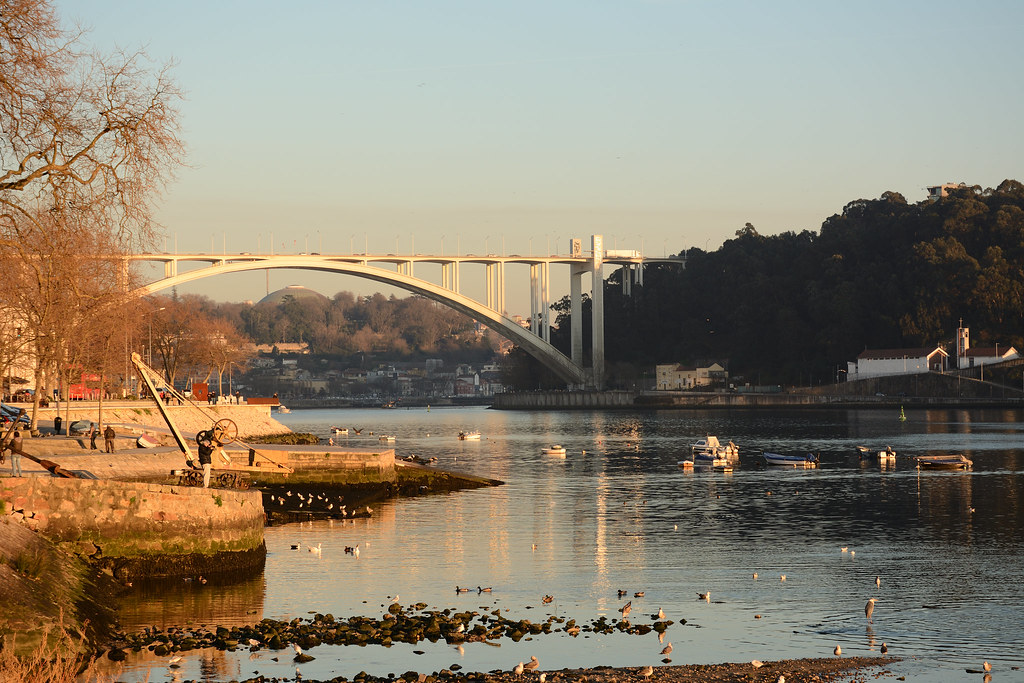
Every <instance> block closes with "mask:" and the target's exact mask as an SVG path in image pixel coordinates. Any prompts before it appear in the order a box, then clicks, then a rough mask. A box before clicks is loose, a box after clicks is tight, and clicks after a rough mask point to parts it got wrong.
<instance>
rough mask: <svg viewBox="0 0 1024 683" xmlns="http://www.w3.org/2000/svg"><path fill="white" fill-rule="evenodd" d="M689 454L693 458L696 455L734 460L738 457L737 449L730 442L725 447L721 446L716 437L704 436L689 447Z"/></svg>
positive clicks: (738, 450)
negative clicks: (692, 455)
mask: <svg viewBox="0 0 1024 683" xmlns="http://www.w3.org/2000/svg"><path fill="white" fill-rule="evenodd" d="M690 452H691V453H693V454H694V455H695V456H696V455H698V454H703V455H712V456H719V457H725V458H735V457H737V456H739V454H740V449H739V447H738V446H737V445H736V444H734V443H733V442H732V441H730V442H729V443H728V444H727V445H725V446H723V445H722V443H721V442H720V441H719V440H718V437H717V436H710V435H709V436H705V437H704V438H703V439H698V440H697V442H696V443H694V444H693V445H692V446H690Z"/></svg>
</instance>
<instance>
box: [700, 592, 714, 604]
mask: <svg viewBox="0 0 1024 683" xmlns="http://www.w3.org/2000/svg"><path fill="white" fill-rule="evenodd" d="M697 598H698V599H699V600H703V601H704V602H711V591H708V592H707V593H697Z"/></svg>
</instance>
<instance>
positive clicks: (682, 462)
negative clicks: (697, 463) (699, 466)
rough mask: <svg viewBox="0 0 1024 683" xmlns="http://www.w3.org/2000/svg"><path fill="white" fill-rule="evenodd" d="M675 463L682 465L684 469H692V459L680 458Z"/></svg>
mask: <svg viewBox="0 0 1024 683" xmlns="http://www.w3.org/2000/svg"><path fill="white" fill-rule="evenodd" d="M677 464H678V465H679V467H682V468H683V469H684V470H692V469H693V460H680V461H679V462H678V463H677Z"/></svg>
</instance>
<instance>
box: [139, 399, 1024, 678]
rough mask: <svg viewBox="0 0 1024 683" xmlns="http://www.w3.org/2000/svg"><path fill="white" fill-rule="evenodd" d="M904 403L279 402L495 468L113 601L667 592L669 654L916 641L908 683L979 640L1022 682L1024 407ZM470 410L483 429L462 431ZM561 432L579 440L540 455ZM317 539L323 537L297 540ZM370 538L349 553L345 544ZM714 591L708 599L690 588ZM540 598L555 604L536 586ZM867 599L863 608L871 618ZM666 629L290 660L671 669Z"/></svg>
mask: <svg viewBox="0 0 1024 683" xmlns="http://www.w3.org/2000/svg"><path fill="white" fill-rule="evenodd" d="M907 418H908V419H907V420H906V421H905V422H900V421H899V420H898V419H897V415H896V414H894V413H892V412H891V411H888V410H828V411H826V410H821V411H819V410H789V411H778V412H774V411H763V410H756V411H755V410H744V411H740V410H729V411H726V410H714V411H692V410H687V411H656V412H629V411H622V412H587V411H579V412H503V411H493V410H487V409H484V408H436V407H435V408H432V409H431V408H415V409H393V410H381V409H377V410H370V409H362V410H354V409H353V410H294V411H293V412H292V413H291V414H288V415H281V416H280V417H279V419H280V420H281V421H282V422H283V423H285V424H287V425H288V426H289V427H290V428H291V429H293V430H295V431H309V432H313V433H316V434H318V435H320V436H322V437H323V438H324V439H325V440H326V438H327V437H328V436H329V428H330V427H331V426H332V425H338V426H344V427H349V428H353V427H354V428H359V429H362V430H363V432H362V434H361V435H358V436H356V435H354V434H353V435H350V436H339V437H335V438H336V439H338V440H339V441H340V442H341V443H346V442H347V443H350V444H351V445H353V446H376V445H377V438H378V437H377V435H379V434H384V433H387V434H393V435H395V437H396V441H395V444H394V447H395V450H396V452H397V454H398V455H399V456H405V455H411V454H414V455H418V456H420V457H424V458H431V457H433V458H436V459H437V461H436V465H437V466H438V467H442V468H446V469H453V470H459V471H464V472H467V473H471V474H476V475H481V476H486V477H492V478H496V479H500V480H502V481H504V482H506V484H505V485H504V486H500V487H496V488H485V489H476V490H470V491H459V492H455V493H450V494H443V495H429V496H422V497H418V498H412V499H401V500H395V501H388V502H385V503H383V504H380V505H376V506H374V507H375V509H374V513H373V516H372V517H370V518H367V519H358V520H350V521H347V522H345V521H340V520H336V521H327V520H324V521H314V522H304V523H296V524H286V525H280V526H272V527H268V528H267V530H266V543H267V549H268V556H267V564H266V569H265V571H264V573H263V575H262V576H259V577H257V578H255V579H252V580H249V581H245V582H242V583H229V584H224V583H220V582H217V581H210V583H209V584H207V585H199V584H198V583H196V582H191V583H186V584H183V585H181V586H177V587H171V588H168V587H166V586H165V587H163V588H161V589H159V590H153V589H139V590H136V591H134V592H132V593H130V594H128V595H127V596H126V597H125V598H124V600H123V603H122V605H121V620H122V625H123V626H124V627H125V628H126V629H136V628H141V627H143V626H146V625H150V626H158V627H161V628H166V627H169V626H186V627H187V626H189V625H199V624H205V625H207V626H215V625H218V624H219V625H226V626H230V625H233V624H242V623H248V622H253V621H258V620H259V619H261V618H264V617H268V618H274V619H291V618H295V617H303V618H308V617H309V616H310V615H311V614H312V613H315V612H321V613H332V614H333V615H335V616H336V617H348V616H350V615H367V616H375V617H380V616H381V615H382V614H383V613H384V610H385V609H386V607H387V605H388V604H390V602H391V601H392V599H394V597H395V596H398V601H399V603H400V604H402V605H405V606H408V605H412V604H413V603H417V602H423V603H426V604H427V605H428V606H429V607H430V608H436V609H443V608H447V607H450V608H453V609H458V610H471V609H477V610H479V611H481V612H482V611H484V610H486V611H491V610H494V609H501V610H502V612H503V614H504V615H505V616H511V617H519V618H526V619H530V620H531V621H534V622H537V621H542V620H543V619H545V618H546V616H547V615H549V614H557V615H560V616H565V617H567V618H575V619H577V621H580V622H581V623H584V622H586V621H589V620H592V619H594V618H596V617H598V616H601V615H605V616H608V617H610V618H611V617H616V616H618V610H619V609H620V608H621V607H622V605H623V604H624V603H625V602H626V601H627V600H631V601H632V609H633V613H632V619H633V620H635V621H649V620H650V619H651V616H652V615H653V614H654V613H656V612H657V611H658V610H659V608H660V609H663V610H664V612H665V614H666V616H667V618H668V619H673V620H676V621H679V620H682V619H685V620H686V623H685V624H679V623H677V624H675V625H673V626H672V627H670V628H669V630H668V633H667V637H666V639H665V642H666V643H667V642H669V641H670V642H672V644H673V647H674V652H673V653H672V655H671V657H672V663H673V664H690V663H717V662H727V661H747V660H752V659H760V660H775V659H783V658H801V657H822V656H831V655H832V651H833V648H834V647H835V646H836V645H837V644H838V645H841V647H842V650H843V653H844V654H847V655H876V654H878V653H879V648H880V647H881V645H882V643H883V642H885V643H886V644H887V645H888V648H889V654H890V655H895V656H899V657H902V658H904V659H903V660H902V661H901V662H899V663H897V664H896V665H894V667H893V668H892V670H893V671H894V672H895V674H896V675H900V676H905V677H906V680H909V681H959V680H963V679H964V678H965V677H966V676H967V674H966V673H965V669H978V668H980V667H981V664H982V662H983V661H985V660H987V661H989V662H991V663H992V665H993V674H994V675H995V676H997V677H998V680H1000V681H1005V680H1012V681H1017V680H1024V672H1022V671H1021V670H1020V669H1017V668H1015V667H1020V666H1022V665H1024V661H1022V659H1024V658H1022V655H1021V650H1022V647H1024V635H1022V629H1021V626H1022V625H1024V571H1022V570H1021V567H1022V563H1021V558H1022V546H1024V534H1022V527H1024V505H1022V500H1021V496H1022V492H1024V487H1022V469H1024V438H1022V433H1024V414H1022V413H1021V412H1020V411H1011V410H987V411H986V410H978V411H959V410H927V411H926V410H920V411H917V410H910V411H907ZM460 430H479V431H480V432H481V434H482V439H481V440H480V441H459V440H458V439H457V434H458V432H459V431H460ZM370 432H374V434H373V435H371V434H370ZM706 434H715V435H718V436H719V437H720V438H721V439H722V441H723V442H725V441H727V440H732V441H734V442H735V443H736V444H737V445H738V446H739V447H740V450H741V454H740V458H739V463H738V465H737V466H736V467H735V469H734V470H733V471H732V472H731V473H723V472H714V471H700V470H698V471H696V472H693V471H688V470H684V469H682V468H680V467H678V465H677V463H678V461H679V460H681V459H682V458H683V457H684V456H686V455H688V454H689V450H690V446H691V444H693V442H694V441H696V440H697V439H698V438H700V437H702V436H704V435H706ZM551 443H559V444H562V445H564V446H565V447H566V450H567V454H566V456H565V457H564V458H560V457H556V456H551V455H545V454H543V453H542V451H541V449H542V447H543V446H545V445H547V444H551ZM859 445H865V446H868V447H871V448H872V449H882V448H884V447H886V446H892V447H893V448H894V449H895V450H896V452H897V454H898V456H897V460H896V463H895V465H894V466H890V467H885V468H883V467H880V466H879V464H878V463H877V462H865V461H861V460H860V459H859V457H858V454H857V450H856V447H857V446H859ZM761 450H768V451H772V452H778V453H784V454H804V453H806V452H809V451H813V452H815V453H819V454H820V459H821V466H820V467H819V468H818V469H808V470H804V469H799V470H792V469H780V468H766V467H764V466H763V465H761V464H760V458H758V457H757V454H758V453H760V451H761ZM945 453H964V454H965V455H967V456H968V457H969V458H971V459H972V460H973V461H974V465H973V468H972V469H971V470H970V471H965V472H964V471H920V470H918V469H916V467H915V466H914V463H913V460H912V459H911V458H910V457H908V456H913V455H925V454H945ZM318 543H319V544H321V546H322V552H321V554H320V555H319V556H318V555H316V554H314V553H308V552H305V551H304V550H302V548H304V547H306V546H309V545H316V544H318ZM294 544H299V545H300V546H301V547H300V549H299V550H292V549H291V546H292V545H294ZM357 544H358V545H359V547H360V554H359V556H358V557H356V556H353V555H351V554H346V553H345V552H344V547H345V546H355V545H357ZM842 548H846V549H847V550H846V551H845V552H844V551H843V550H842ZM755 572H756V573H757V578H756V579H755V578H754V576H753V575H754V573H755ZM782 575H785V580H782V578H781V577H782ZM876 576H877V577H879V580H880V583H881V585H880V586H876V584H875V578H876ZM456 585H458V586H468V587H470V588H472V590H471V591H470V592H467V593H456V591H455V587H456ZM478 587H490V588H492V592H490V593H486V592H484V593H481V592H478V590H477V589H478ZM620 590H623V591H626V592H627V597H622V598H620V597H619V595H618V591H620ZM705 591H710V593H711V599H710V601H704V600H699V599H698V597H697V595H696V594H697V593H698V592H705ZM638 592H643V596H642V597H633V596H634V594H635V593H638ZM545 595H551V596H553V598H554V599H553V601H552V602H551V603H549V604H543V603H542V597H543V596H545ZM871 597H874V598H877V604H876V607H875V610H874V615H873V623H869V622H868V620H867V619H866V618H865V614H864V608H865V603H866V601H867V600H868V598H871ZM662 646H663V644H662V643H659V641H658V638H657V635H656V634H654V633H651V634H649V635H646V636H635V635H632V636H631V635H622V634H616V635H611V636H595V635H590V636H589V637H587V636H586V635H585V634H581V635H580V636H578V637H576V638H573V637H571V636H568V635H566V634H556V635H540V636H536V637H533V638H532V639H531V638H524V639H523V640H522V641H520V642H518V643H514V642H511V641H510V640H508V639H505V640H504V641H502V642H500V643H495V644H481V643H471V644H467V645H465V647H464V648H463V649H462V650H461V651H460V650H458V649H454V648H452V647H451V646H449V645H446V644H444V643H443V642H441V643H437V644H432V643H429V642H422V643H419V644H417V645H405V644H396V645H393V646H391V647H390V648H385V647H381V646H367V647H355V646H351V647H340V646H329V645H321V646H319V647H316V648H313V649H312V650H310V651H309V654H311V655H313V656H315V657H316V659H315V660H314V661H311V662H308V663H306V664H303V665H301V667H300V668H301V675H302V676H303V677H305V678H319V679H327V678H331V677H334V676H346V677H348V678H349V679H351V678H352V677H353V676H354V675H355V674H357V673H358V672H360V671H367V672H369V673H371V674H375V675H387V674H388V673H394V674H396V675H401V674H402V673H404V672H406V671H409V670H416V671H420V672H428V673H429V672H433V671H437V670H440V669H442V668H446V667H450V666H451V665H452V664H459V665H461V666H462V667H463V668H464V670H466V671H486V670H491V669H497V668H501V669H510V668H512V667H513V666H514V665H515V664H516V663H518V662H519V661H522V660H528V659H529V657H530V655H536V656H537V657H538V658H539V660H540V663H541V670H551V669H560V668H564V667H580V666H596V665H610V666H640V665H644V664H654V665H658V664H659V663H660V660H661V659H662V657H661V655H660V654H659V653H660V651H661V648H662ZM290 654H291V653H290V651H280V652H272V651H267V650H260V651H257V652H252V653H250V652H249V651H248V650H241V651H239V652H237V653H230V652H219V651H200V652H191V653H186V655H185V659H184V661H183V666H182V668H180V669H178V670H176V671H173V672H172V671H171V670H169V669H167V668H166V666H165V664H166V658H157V657H154V656H153V655H151V654H143V655H137V656H133V657H132V658H130V659H129V661H128V662H127V663H126V669H125V673H124V674H123V675H122V677H121V679H122V680H125V681H130V680H143V679H144V678H145V677H146V676H148V677H149V680H151V681H160V680H172V679H173V676H174V675H175V674H176V675H177V676H178V678H177V679H173V680H182V679H184V680H189V679H195V680H203V681H211V682H220V681H230V680H232V679H240V678H247V677H250V676H254V675H256V674H257V673H261V674H263V675H265V676H268V677H269V676H278V677H282V678H284V677H295V676H296V666H295V664H294V663H292V662H291V656H290ZM275 658H276V659H277V661H275ZM979 680H980V678H979Z"/></svg>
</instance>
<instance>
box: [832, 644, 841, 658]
mask: <svg viewBox="0 0 1024 683" xmlns="http://www.w3.org/2000/svg"><path fill="white" fill-rule="evenodd" d="M832 654H834V655H835V656H836V657H842V656H843V648H841V647H839V646H838V645H836V649H834V650H832Z"/></svg>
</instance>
